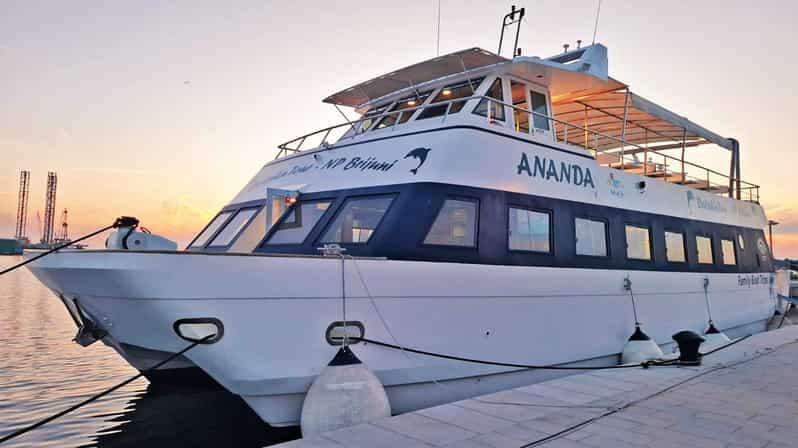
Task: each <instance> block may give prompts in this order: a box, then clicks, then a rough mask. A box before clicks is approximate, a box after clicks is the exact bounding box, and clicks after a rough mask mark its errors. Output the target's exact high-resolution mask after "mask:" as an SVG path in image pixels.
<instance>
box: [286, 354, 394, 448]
mask: <svg viewBox="0 0 798 448" xmlns="http://www.w3.org/2000/svg"><path fill="white" fill-rule="evenodd" d="M390 415H391V405H390V403H389V402H388V395H387V394H386V393H385V388H383V386H382V383H381V382H380V380H379V379H378V378H377V376H376V375H374V373H372V372H371V370H369V369H368V367H366V366H365V365H364V364H363V363H362V362H360V360H359V359H358V358H357V356H355V354H354V353H352V351H351V350H350V349H349V347H347V346H344V347H342V348H341V349H340V350H338V353H336V355H335V357H334V358H333V359H332V361H330V363H329V364H328V365H327V367H325V368H324V370H322V372H321V374H319V376H317V377H316V379H315V380H313V384H312V385H311V386H310V390H308V393H307V395H305V402H304V403H303V404H302V416H301V418H300V426H301V429H302V436H303V437H311V436H314V435H317V434H321V433H323V432H327V431H332V430H335V429H339V428H344V427H347V426H353V425H357V424H359V423H365V422H369V421H372V420H376V419H379V418H383V417H389V416H390Z"/></svg>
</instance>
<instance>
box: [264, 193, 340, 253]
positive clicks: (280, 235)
mask: <svg viewBox="0 0 798 448" xmlns="http://www.w3.org/2000/svg"><path fill="white" fill-rule="evenodd" d="M330 203H331V201H310V202H300V203H299V204H297V205H295V206H294V208H292V209H291V211H290V212H289V213H288V216H286V217H285V219H284V220H283V221H282V222H281V223H280V224H279V227H278V228H277V230H276V231H275V232H274V233H272V235H271V236H270V237H269V240H268V241H266V244H267V245H269V244H301V243H302V242H303V241H305V238H307V236H308V234H309V233H310V231H311V230H312V229H313V227H314V226H315V225H316V223H317V222H319V219H321V217H322V216H324V212H326V211H327V209H328V208H329V207H330Z"/></svg>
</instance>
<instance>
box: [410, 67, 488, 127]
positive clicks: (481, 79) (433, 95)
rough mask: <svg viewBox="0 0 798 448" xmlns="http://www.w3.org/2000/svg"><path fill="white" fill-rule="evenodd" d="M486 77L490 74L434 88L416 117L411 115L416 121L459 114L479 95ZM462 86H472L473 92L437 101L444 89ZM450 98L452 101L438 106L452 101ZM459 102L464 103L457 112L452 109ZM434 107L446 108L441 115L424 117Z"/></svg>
mask: <svg viewBox="0 0 798 448" xmlns="http://www.w3.org/2000/svg"><path fill="white" fill-rule="evenodd" d="M486 79H488V76H485V75H483V76H478V77H476V78H471V77H467V78H463V79H461V80H459V81H452V82H449V83H448V84H446V85H443V86H440V87H437V88H436V89H435V90H433V91H432V92H431V93H430V99H429V101H425V102H424V104H422V106H423V107H422V108H420V109H419V111H420V112H419V113H418V114H417V115H415V117H414V118H413V117H411V118H413V119H414V121H421V120H427V119H430V118H441V117H444V119H445V117H449V116H450V115H456V114H459V113H460V112H462V111H463V110H465V109H466V106H467V105H468V103H469V102H470V101H471V100H473V99H475V97H476V96H478V95H477V93H478V92H479V90H480V88H481V87H482V85H483V84H484V82H485V80H486ZM474 84H476V88H474ZM460 86H463V87H471V89H472V90H471V94H470V95H469V96H464V97H459V98H447V99H443V100H441V101H437V102H436V101H435V98H437V97H438V96H440V95H441V93H442V92H443V91H444V89H447V88H451V87H460ZM450 100H451V101H452V102H451V103H448V104H446V105H441V104H438V105H437V106H436V104H437V103H442V102H444V101H450ZM458 102H459V103H462V107H460V110H458V111H456V112H452V111H451V107H452V106H453V105H455V104H458ZM434 107H443V108H444V111H443V113H442V114H439V115H430V116H428V117H422V115H423V114H424V112H425V111H427V110H428V109H431V108H434Z"/></svg>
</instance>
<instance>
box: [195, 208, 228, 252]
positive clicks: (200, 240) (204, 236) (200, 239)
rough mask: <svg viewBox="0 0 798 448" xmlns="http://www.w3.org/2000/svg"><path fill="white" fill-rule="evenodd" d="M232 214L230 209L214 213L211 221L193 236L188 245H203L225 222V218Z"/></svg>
mask: <svg viewBox="0 0 798 448" xmlns="http://www.w3.org/2000/svg"><path fill="white" fill-rule="evenodd" d="M232 214H233V212H232V211H226V212H221V213H219V214H218V215H216V217H215V218H213V221H211V223H210V224H208V225H207V226H206V227H205V229H204V230H203V231H202V232H201V233H200V234H199V236H197V237H196V238H194V242H192V243H191V246H189V247H204V246H205V244H206V243H207V242H208V240H209V239H211V237H212V236H213V235H214V234H215V233H216V232H217V231H218V230H219V229H220V228H221V227H222V225H223V224H224V223H226V222H227V219H228V218H230V216H231V215H232Z"/></svg>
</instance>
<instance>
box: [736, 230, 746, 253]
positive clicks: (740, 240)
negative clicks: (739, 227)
mask: <svg viewBox="0 0 798 448" xmlns="http://www.w3.org/2000/svg"><path fill="white" fill-rule="evenodd" d="M743 240H744V238H743V234H742V233H738V234H737V244H738V245H739V246H740V250H745V241H743Z"/></svg>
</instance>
